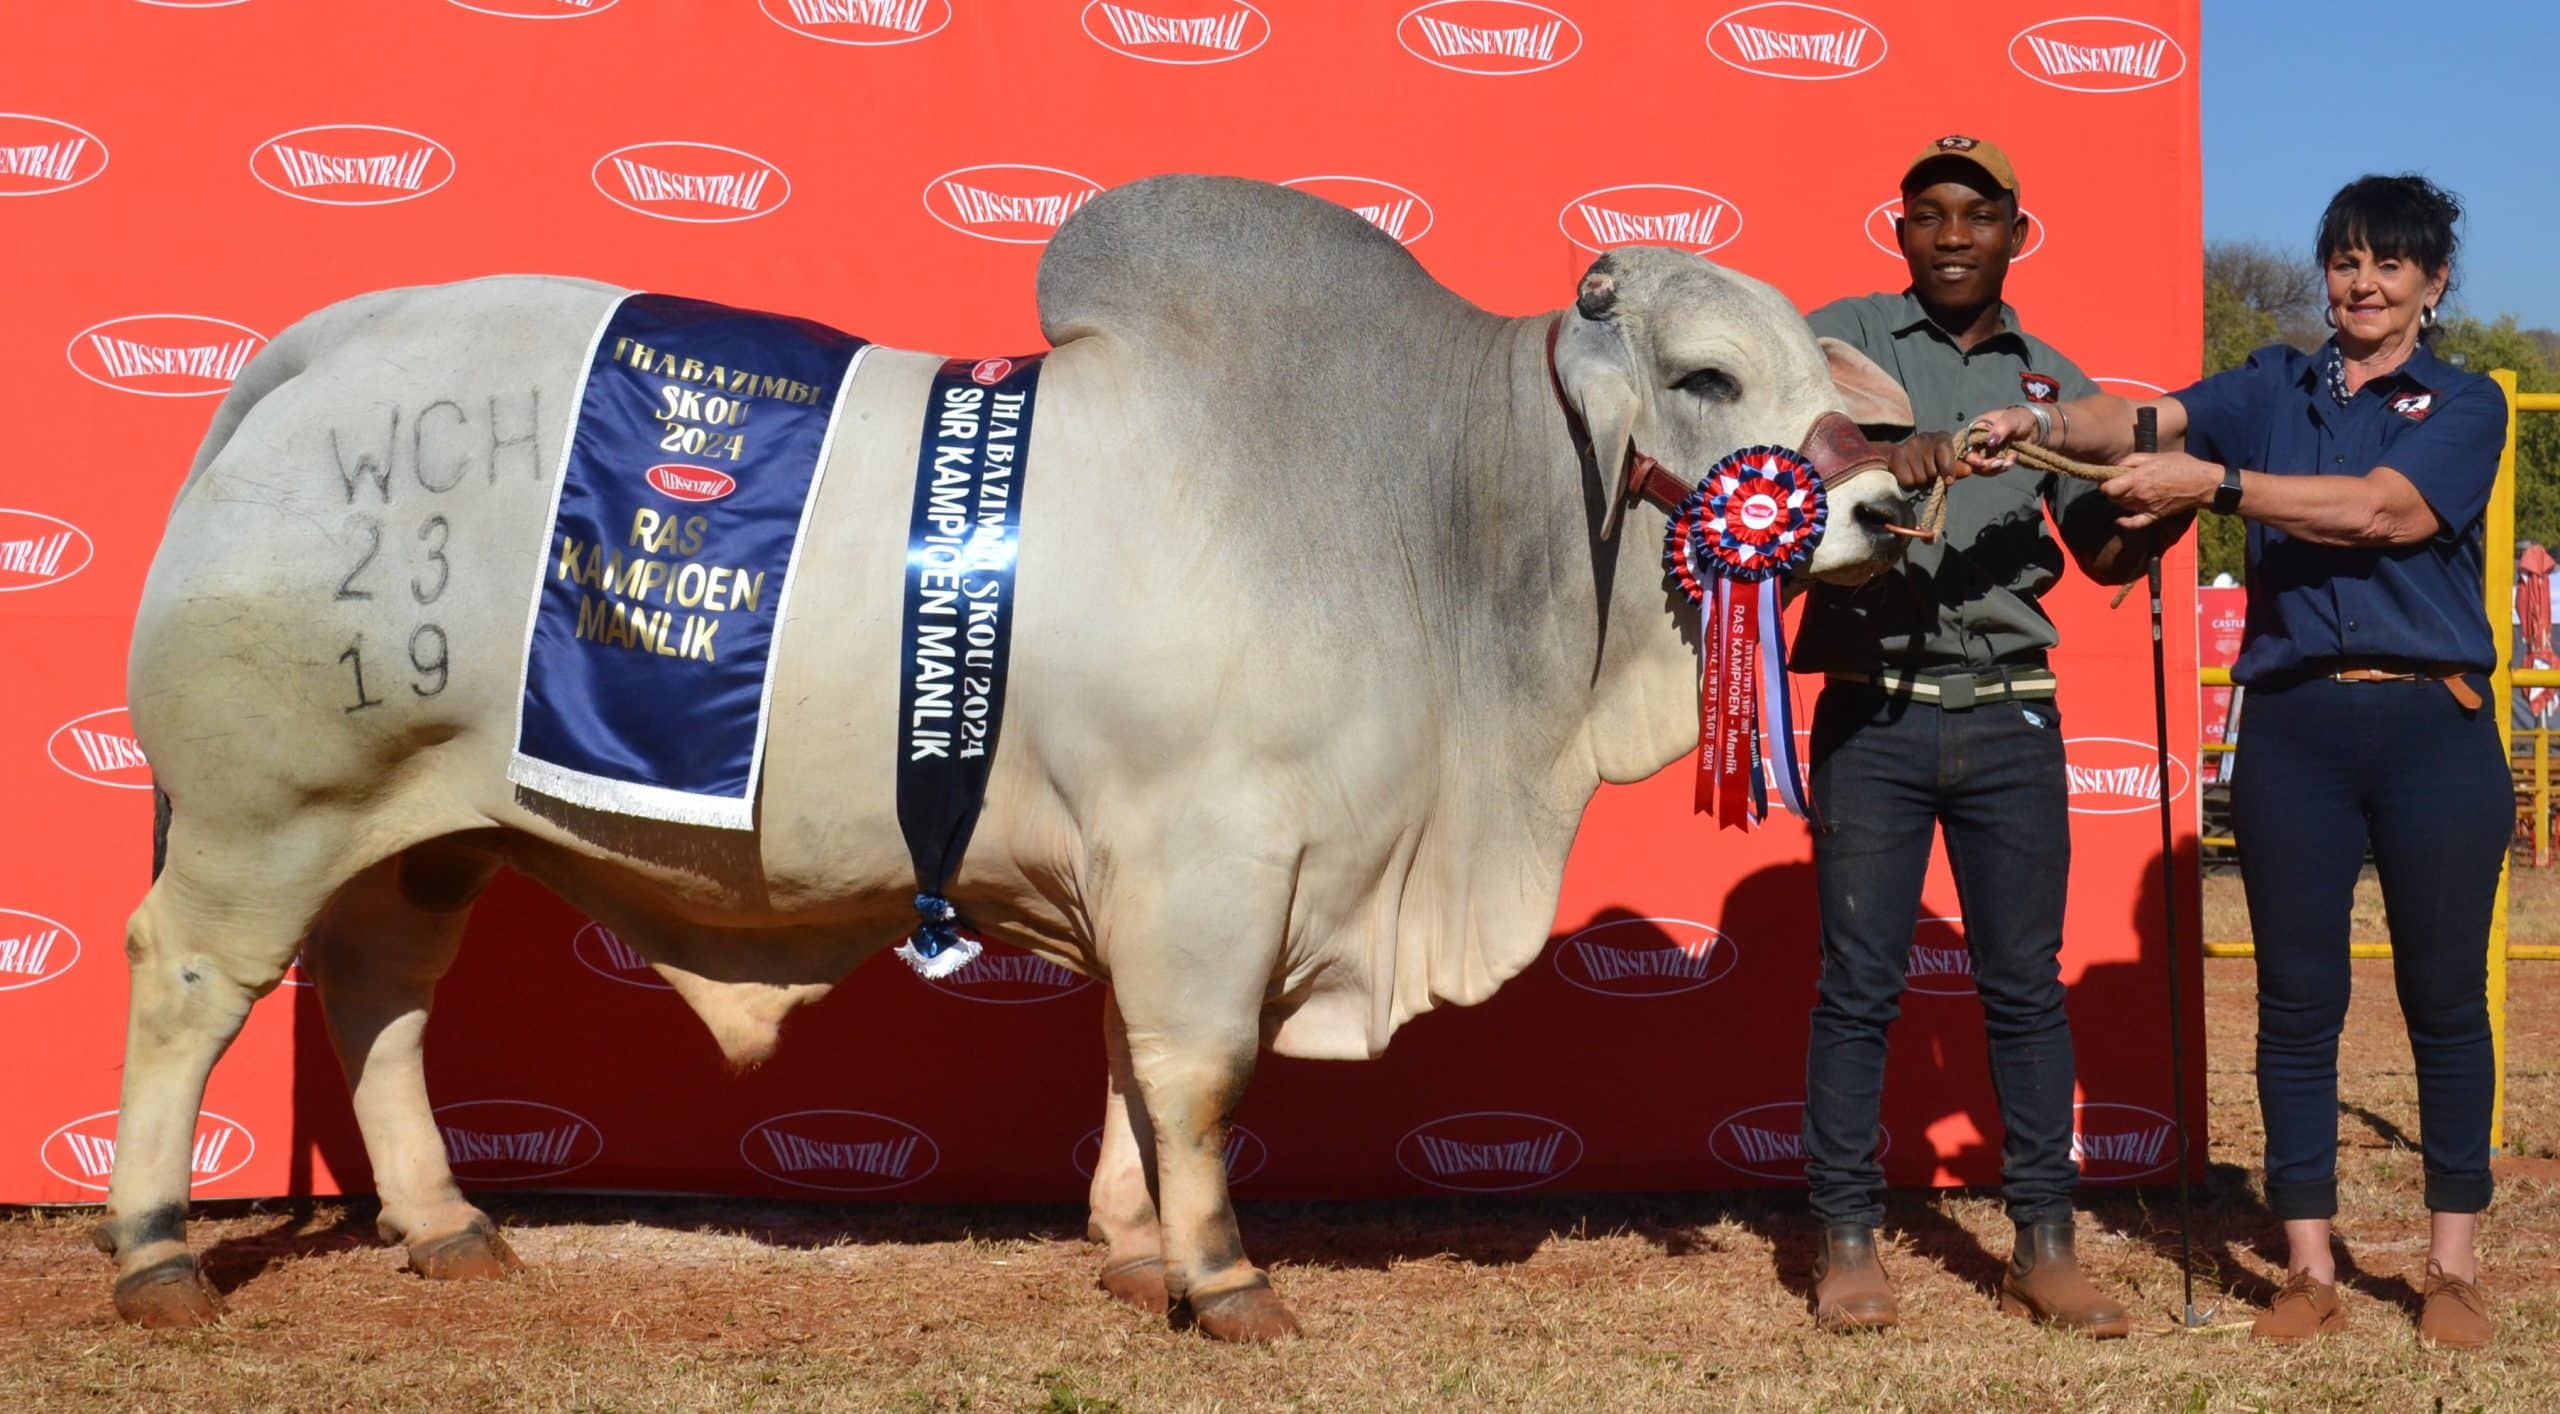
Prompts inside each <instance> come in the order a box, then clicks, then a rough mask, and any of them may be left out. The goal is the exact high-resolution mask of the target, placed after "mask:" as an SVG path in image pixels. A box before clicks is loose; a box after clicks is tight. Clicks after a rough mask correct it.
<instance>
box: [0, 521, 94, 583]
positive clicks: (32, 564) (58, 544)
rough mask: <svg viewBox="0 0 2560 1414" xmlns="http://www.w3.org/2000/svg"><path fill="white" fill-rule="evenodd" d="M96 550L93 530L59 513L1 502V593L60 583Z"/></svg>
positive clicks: (81, 566)
mask: <svg viewBox="0 0 2560 1414" xmlns="http://www.w3.org/2000/svg"><path fill="white" fill-rule="evenodd" d="M96 553H97V546H96V545H95V544H93V543H91V541H90V539H89V532H87V531H85V530H82V529H81V528H80V527H78V526H76V525H73V524H72V523H71V522H69V521H67V520H64V519H62V518H60V517H59V516H49V515H46V514H45V513H44V512H42V511H20V510H11V509H9V508H8V507H6V506H0V594H10V593H15V592H17V591H19V590H22V589H43V588H47V587H49V586H51V585H56V584H60V583H61V582H63V581H64V580H66V579H69V578H70V577H72V576H73V575H75V574H78V573H79V572H80V571H82V570H84V569H87V568H88V567H89V560H90V557H91V556H93V555H95V554H96Z"/></svg>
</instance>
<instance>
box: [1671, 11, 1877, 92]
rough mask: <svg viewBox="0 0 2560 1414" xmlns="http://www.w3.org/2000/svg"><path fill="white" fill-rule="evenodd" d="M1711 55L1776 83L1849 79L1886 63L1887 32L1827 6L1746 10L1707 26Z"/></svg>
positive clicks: (1708, 50) (1708, 45) (1708, 49)
mask: <svg viewBox="0 0 2560 1414" xmlns="http://www.w3.org/2000/svg"><path fill="white" fill-rule="evenodd" d="M1707 52H1708V53H1710V54H1713V55H1714V56H1716V57H1717V58H1718V59H1721V60H1723V61H1724V62H1726V63H1728V64H1731V65H1732V66H1733V67H1735V68H1737V69H1740V70H1742V71H1744V72H1745V73H1753V74H1763V75H1766V76H1767V77H1769V78H1773V79H1845V78H1849V77H1851V76H1852V75H1856V74H1863V73H1865V72H1866V71H1867V70H1869V69H1872V68H1874V67H1875V66H1876V65H1878V64H1881V63H1883V62H1884V52H1885V42H1884V33H1883V31H1881V30H1879V29H1877V28H1876V27H1875V26H1874V25H1871V24H1869V23H1867V22H1866V21H1865V20H1862V19H1860V18H1858V17H1857V16H1856V15H1853V14H1850V13H1849V12H1848V11H1846V10H1835V9H1832V8H1831V7H1830V6H1828V5H1799V4H1792V3H1776V4H1767V5H1745V6H1743V7H1742V8H1741V9H1739V10H1736V11H1734V12H1732V13H1731V14H1729V15H1726V16H1725V17H1724V18H1722V19H1719V20H1717V21H1716V22H1715V23H1714V24H1711V25H1709V26H1707Z"/></svg>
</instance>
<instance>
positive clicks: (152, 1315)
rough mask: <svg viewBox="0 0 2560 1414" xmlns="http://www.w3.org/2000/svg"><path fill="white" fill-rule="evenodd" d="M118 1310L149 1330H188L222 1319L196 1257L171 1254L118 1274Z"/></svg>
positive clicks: (118, 1312)
mask: <svg viewBox="0 0 2560 1414" xmlns="http://www.w3.org/2000/svg"><path fill="white" fill-rule="evenodd" d="M116 1314H117V1315H119V1316H122V1317H123V1318H124V1319H125V1321H126V1322H127V1323H129V1324H131V1325H137V1326H141V1327H143V1328H145V1329H147V1330H184V1329H187V1328H190V1327H194V1326H209V1325H212V1324H213V1323H214V1322H216V1321H218V1320H221V1319H222V1307H221V1306H220V1305H219V1304H217V1303H216V1302H215V1301H214V1299H213V1288H212V1287H209V1286H207V1285H205V1281H204V1276H203V1274H202V1273H200V1272H198V1271H197V1270H196V1259H195V1258H193V1257H171V1258H169V1259H168V1260H167V1261H162V1262H154V1263H152V1264H151V1265H150V1266H147V1267H144V1268H143V1269H142V1270H140V1271H138V1272H127V1273H125V1274H124V1275H123V1276H120V1277H118V1278H116Z"/></svg>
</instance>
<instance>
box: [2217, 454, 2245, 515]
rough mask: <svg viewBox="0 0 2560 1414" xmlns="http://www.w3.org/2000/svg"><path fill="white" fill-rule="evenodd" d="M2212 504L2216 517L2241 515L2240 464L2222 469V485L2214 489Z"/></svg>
mask: <svg viewBox="0 0 2560 1414" xmlns="http://www.w3.org/2000/svg"><path fill="white" fill-rule="evenodd" d="M2211 504H2212V506H2213V513H2214V514H2215V515H2222V516H2228V515H2238V514H2239V513H2240V467H2239V464H2238V463H2236V462H2235V463H2233V464H2232V465H2230V466H2226V467H2224V468H2223V469H2222V484H2221V485H2219V486H2216V487H2215V488H2213V501H2212V503H2211Z"/></svg>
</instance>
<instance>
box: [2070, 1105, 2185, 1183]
mask: <svg viewBox="0 0 2560 1414" xmlns="http://www.w3.org/2000/svg"><path fill="white" fill-rule="evenodd" d="M2071 1158H2072V1161H2073V1162H2074V1163H2077V1164H2078V1165H2080V1177H2081V1178H2082V1179H2083V1180H2084V1181H2086V1182H2090V1183H2125V1182H2129V1181H2130V1180H2133V1179H2137V1178H2148V1177H2150V1176H2151V1175H2153V1174H2155V1173H2161V1172H2164V1171H2166V1170H2168V1169H2172V1168H2175V1167H2177V1164H2178V1126H2177V1124H2176V1122H2175V1121H2173V1120H2171V1119H2170V1118H2169V1117H2168V1116H2167V1115H2164V1114H2162V1113H2160V1112H2159V1111H2158V1110H2154V1109H2145V1108H2144V1107H2143V1106H2141V1105H2118V1104H2111V1103H2106V1102H2092V1103H2089V1104H2085V1105H2074V1106H2072V1107H2071Z"/></svg>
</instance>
